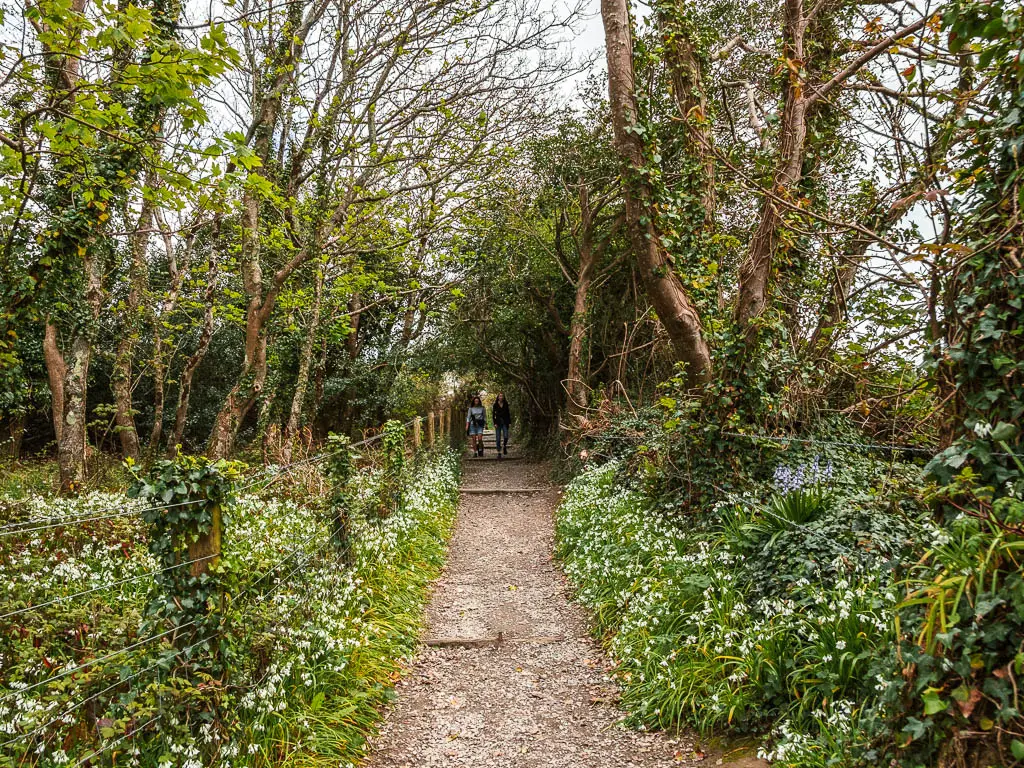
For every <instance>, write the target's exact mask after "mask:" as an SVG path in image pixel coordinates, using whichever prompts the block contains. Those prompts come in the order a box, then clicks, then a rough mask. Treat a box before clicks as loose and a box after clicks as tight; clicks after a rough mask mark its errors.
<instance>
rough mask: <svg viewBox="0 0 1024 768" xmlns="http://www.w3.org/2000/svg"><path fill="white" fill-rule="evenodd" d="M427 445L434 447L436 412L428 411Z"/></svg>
mask: <svg viewBox="0 0 1024 768" xmlns="http://www.w3.org/2000/svg"><path fill="white" fill-rule="evenodd" d="M427 445H429V446H430V447H431V448H433V447H434V412H433V411H430V412H429V413H427Z"/></svg>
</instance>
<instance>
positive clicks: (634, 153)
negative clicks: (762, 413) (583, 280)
mask: <svg viewBox="0 0 1024 768" xmlns="http://www.w3.org/2000/svg"><path fill="white" fill-rule="evenodd" d="M601 17H602V19H603V21H604V32H605V45H606V49H607V58H608V98H609V103H610V106H611V112H612V128H613V131H614V137H615V149H616V151H617V153H618V155H619V158H620V160H621V161H622V165H623V172H622V173H623V197H624V199H625V203H626V227H627V230H628V232H629V239H630V244H631V247H632V250H633V254H634V256H635V258H636V260H637V264H638V266H639V269H640V274H641V278H642V279H643V281H644V287H645V288H646V290H647V294H648V296H649V297H650V299H651V304H652V305H653V306H654V310H655V312H657V313H658V318H659V319H660V320H661V323H662V325H664V327H665V330H666V332H667V333H668V336H669V339H671V341H672V346H673V348H674V349H675V352H676V355H677V357H678V358H679V359H680V360H681V361H682V362H683V363H684V364H685V365H686V378H687V382H688V384H689V385H690V386H691V387H695V386H698V385H700V384H703V383H705V382H706V381H707V380H708V378H709V376H710V373H711V354H710V351H709V349H708V345H707V342H706V341H705V339H704V332H703V328H702V327H701V321H700V315H699V314H698V313H697V309H696V307H694V305H693V303H692V302H691V301H690V297H689V296H688V295H687V294H686V290H685V288H684V287H683V284H682V282H681V281H680V279H679V277H678V275H676V273H675V271H674V270H673V268H672V264H671V263H670V262H669V259H668V253H667V252H666V251H665V247H664V245H663V244H662V240H661V233H660V232H659V231H658V228H657V224H656V221H657V215H658V214H657V210H656V207H655V205H654V199H653V198H654V195H653V190H652V189H651V185H650V183H649V182H648V181H647V180H646V178H645V176H644V174H643V171H642V168H643V166H644V143H643V141H644V140H643V139H642V138H641V137H640V135H638V134H637V133H636V132H635V130H634V127H635V126H636V124H637V100H636V93H635V91H634V81H633V37H632V30H631V27H630V19H629V5H628V0H601Z"/></svg>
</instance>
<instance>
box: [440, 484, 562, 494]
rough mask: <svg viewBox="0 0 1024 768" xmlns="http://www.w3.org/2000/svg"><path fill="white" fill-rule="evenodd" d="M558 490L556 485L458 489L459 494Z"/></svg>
mask: <svg viewBox="0 0 1024 768" xmlns="http://www.w3.org/2000/svg"><path fill="white" fill-rule="evenodd" d="M560 490H562V489H561V488H559V487H558V486H557V485H548V486H542V487H540V488H460V489H459V493H547V492H548V491H560Z"/></svg>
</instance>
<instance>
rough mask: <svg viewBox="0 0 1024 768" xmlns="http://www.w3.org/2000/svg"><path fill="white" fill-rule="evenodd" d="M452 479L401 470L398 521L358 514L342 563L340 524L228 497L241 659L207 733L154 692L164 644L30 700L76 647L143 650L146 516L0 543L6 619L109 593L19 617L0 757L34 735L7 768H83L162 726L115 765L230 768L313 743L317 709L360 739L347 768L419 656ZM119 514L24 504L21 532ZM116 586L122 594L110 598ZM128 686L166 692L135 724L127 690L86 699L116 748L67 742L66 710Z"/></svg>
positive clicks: (5, 661) (314, 506)
mask: <svg viewBox="0 0 1024 768" xmlns="http://www.w3.org/2000/svg"><path fill="white" fill-rule="evenodd" d="M458 473H459V462H458V457H457V456H456V455H455V454H453V453H451V452H445V453H439V454H436V455H434V456H430V457H426V460H425V461H424V462H423V463H422V465H421V466H418V467H417V468H416V472H415V473H412V472H410V473H409V474H410V478H409V480H408V483H407V485H406V486H405V490H404V503H403V504H401V505H399V508H398V509H397V510H396V511H395V512H394V514H392V515H390V516H389V517H387V518H385V519H383V520H378V519H372V520H371V519H366V518H364V517H362V516H361V515H359V514H354V515H353V520H352V529H353V544H352V549H351V551H350V552H348V553H347V557H345V556H344V555H345V554H346V553H339V552H337V551H336V550H335V547H334V544H333V542H332V541H331V538H330V526H329V523H330V519H331V517H332V513H331V512H330V511H329V510H326V511H325V509H324V505H323V504H322V503H315V502H316V500H304V501H297V500H294V499H287V498H263V497H261V496H259V495H254V494H246V495H242V496H241V497H240V498H238V499H237V500H236V503H235V504H234V505H233V506H232V508H231V511H230V518H229V520H228V521H227V523H226V529H225V535H224V539H223V545H222V546H223V547H224V549H223V553H222V558H221V567H222V568H223V569H224V570H225V572H226V573H228V574H230V581H231V582H232V583H236V584H237V586H236V587H235V588H234V589H233V590H232V594H231V599H230V602H229V603H228V605H227V611H228V612H227V614H226V620H227V626H228V631H229V632H230V634H231V638H232V642H233V644H234V647H235V651H234V652H233V653H234V654H235V660H234V661H233V663H232V672H231V678H230V681H229V682H230V686H229V688H228V689H227V690H226V692H225V693H224V694H222V695H223V697H225V698H222V700H221V701H220V710H219V711H220V712H221V715H220V716H219V717H218V722H217V723H216V724H213V723H204V724H202V725H198V724H191V725H190V724H189V723H187V722H182V720H181V719H179V718H178V717H177V716H176V715H174V714H173V711H174V710H173V708H170V707H168V708H167V710H166V711H165V710H164V709H163V706H164V703H165V702H166V701H167V700H168V698H169V697H173V696H174V695H175V688H174V686H172V685H168V684H166V683H164V682H160V675H159V673H158V672H157V671H154V670H155V669H156V667H154V666H153V665H154V662H155V660H156V655H157V654H158V653H161V652H163V653H166V650H167V648H168V646H167V645H166V643H163V644H162V643H152V644H150V645H147V646H145V647H143V648H141V649H140V650H138V651H135V652H132V653H130V654H124V655H122V656H118V657H116V658H112V659H111V662H110V664H109V665H107V664H97V665H95V666H93V667H91V668H90V674H89V675H88V676H86V675H81V674H78V673H74V674H69V675H67V676H66V677H64V678H63V679H62V686H54V687H51V686H48V685H40V686H35V685H34V684H35V683H37V682H42V681H46V680H47V679H48V678H50V677H52V676H54V675H56V674H61V673H62V672H64V671H68V672H72V671H74V670H75V668H76V666H77V665H78V664H80V663H81V660H82V655H81V652H79V653H78V654H77V655H76V654H75V653H74V652H73V650H72V649H74V648H79V649H80V648H82V647H83V646H85V647H87V648H91V649H93V650H92V651H91V655H92V656H93V657H97V656H103V655H104V654H108V653H110V652H112V651H116V650H117V649H120V648H125V647H126V646H128V645H130V644H132V643H134V642H137V641H138V640H139V632H140V627H141V626H142V613H143V611H144V609H145V606H146V604H147V602H148V600H149V598H150V590H151V589H152V588H153V581H152V579H151V578H148V575H149V574H151V573H152V572H153V571H154V570H155V568H156V566H155V563H154V561H153V558H152V557H150V555H149V553H148V549H147V532H146V528H145V525H144V523H143V522H142V521H141V519H140V518H139V517H138V516H135V515H124V516H121V517H116V518H112V519H109V520H102V521H95V522H94V523H92V524H90V525H88V526H82V527H81V528H72V527H71V526H68V527H67V528H66V529H62V530H64V531H67V532H68V533H67V535H62V536H60V537H46V536H45V535H41V534H44V533H45V532H40V533H39V534H34V533H33V534H30V535H26V536H25V537H10V538H8V539H7V540H6V541H0V546H3V547H5V549H4V550H3V555H4V556H3V557H2V558H0V584H3V585H5V587H6V589H5V590H4V591H3V594H2V595H0V613H7V612H8V611H11V610H16V609H18V608H21V607H25V606H29V605H37V604H39V603H42V602H45V601H48V600H53V599H55V598H57V597H61V596H70V595H73V594H76V593H79V592H82V591H84V590H90V589H93V588H101V589H98V590H97V591H96V592H94V593H90V594H89V595H87V596H86V598H85V599H84V600H83V599H82V598H78V599H76V600H75V601H71V602H69V603H68V604H67V605H64V604H61V603H56V604H54V605H53V606H51V607H48V608H46V609H43V610H39V611H31V612H27V613H25V614H23V615H22V616H19V618H18V619H17V622H18V625H19V626H20V627H23V628H24V632H25V634H26V636H27V637H28V638H29V640H27V641H26V642H25V643H23V644H21V645H16V646H14V648H13V652H6V651H0V679H2V681H3V682H2V683H0V742H7V741H8V740H9V738H10V737H14V736H18V735H27V734H30V733H32V732H33V731H34V730H35V729H37V728H40V727H42V730H41V732H40V733H39V734H37V735H35V736H33V737H32V738H27V739H25V740H24V741H21V742H15V743H13V744H11V745H9V746H6V747H4V748H2V749H0V762H4V760H5V759H7V758H11V759H13V760H14V761H15V762H18V764H23V765H31V766H37V767H38V768H51V767H56V766H62V765H66V764H69V763H70V764H75V763H76V762H77V761H78V760H80V759H81V758H82V757H84V756H86V755H88V754H89V753H90V752H92V751H93V750H94V749H96V748H97V746H98V745H102V744H103V743H105V742H113V741H115V740H116V739H117V738H119V736H123V735H124V734H125V733H126V729H128V728H129V727H130V726H129V725H128V724H129V723H131V722H135V723H136V724H138V723H141V722H146V721H147V720H149V719H151V718H153V717H154V716H155V717H156V718H157V720H158V722H157V723H156V725H154V726H151V727H150V728H149V729H148V730H147V732H146V733H145V734H144V735H140V736H138V737H137V738H134V739H131V740H129V741H126V742H125V743H126V744H129V745H131V748H130V749H128V751H127V752H124V751H121V752H120V753H119V758H118V764H121V762H122V761H123V762H124V764H125V765H143V764H147V765H157V764H159V765H160V766H161V768H201V766H203V765H206V764H209V761H210V760H211V759H214V758H213V757H211V756H216V757H215V760H216V762H217V764H218V765H222V766H249V765H255V764H265V758H263V757H261V755H263V754H265V753H268V749H269V750H271V751H274V753H275V754H277V752H276V750H277V747H276V746H275V745H274V741H275V740H276V739H281V738H282V736H283V735H284V734H287V744H288V748H289V749H295V750H301V749H303V747H304V745H305V744H306V743H311V742H312V740H313V739H315V738H316V736H317V729H318V727H320V728H322V727H323V721H324V715H323V713H322V712H319V713H317V714H315V715H314V714H313V711H314V708H322V707H326V706H335V707H339V708H342V709H345V708H346V707H347V709H345V712H346V713H347V714H346V715H345V718H344V722H343V725H344V727H347V728H349V729H351V731H352V732H351V733H350V734H349V736H348V737H347V739H346V740H343V741H341V742H339V743H340V744H341V746H339V749H341V748H342V747H344V749H345V750H348V751H344V752H342V753H339V764H349V763H353V762H355V759H356V758H357V757H358V755H359V750H360V749H361V746H360V745H361V744H362V743H363V738H362V735H360V733H362V734H363V735H365V731H366V730H367V729H368V728H370V727H371V725H372V723H373V721H374V720H375V719H376V718H377V717H378V713H377V707H378V704H379V701H377V699H375V698H374V696H376V697H378V698H379V697H380V696H381V695H382V693H381V690H382V688H381V682H382V681H388V680H390V676H391V675H392V674H393V673H394V672H395V671H396V670H397V669H398V666H399V664H400V663H401V661H402V660H403V659H405V658H407V657H408V656H409V654H410V653H411V650H412V648H413V647H414V642H415V631H414V630H415V625H416V623H417V622H418V621H419V620H420V615H421V609H422V604H423V600H424V599H425V595H426V588H427V585H428V582H429V578H430V577H431V574H432V573H435V572H436V570H437V569H438V568H439V567H440V563H441V559H442V556H443V550H444V544H445V540H446V537H447V535H448V533H449V532H450V529H451V526H452V525H453V522H454V516H455V510H456V507H457V501H458V490H457V489H458ZM375 477H376V473H375V472H374V471H372V470H371V471H366V472H363V473H360V474H359V475H358V476H357V477H356V479H355V481H354V482H355V487H354V489H353V491H354V495H355V496H356V498H357V500H358V499H362V500H364V501H369V500H371V498H372V495H373V493H374V492H375V490H376V488H377V484H376V483H375V482H374V479H375ZM115 505H120V506H121V507H122V508H125V509H131V508H133V505H134V506H135V507H137V506H138V504H137V502H133V501H130V500H125V499H124V497H122V496H118V495H113V494H90V495H87V496H83V497H80V498H78V499H54V500H32V501H31V502H30V503H29V504H28V507H27V510H26V515H27V517H26V520H27V522H26V523H24V524H23V525H22V527H30V526H31V525H32V524H33V521H35V524H49V523H50V522H53V521H54V520H68V521H71V520H78V519H81V518H84V517H90V516H96V515H97V513H98V511H99V510H102V509H105V508H108V507H111V506H115ZM357 506H358V505H357ZM134 577H139V578H138V579H136V580H133V579H134ZM126 580H127V583H124V584H121V583H120V582H124V581H126ZM111 584H117V586H115V587H113V588H109V589H107V588H106V587H108V586H109V585H111ZM54 629H56V630H57V634H56V636H53V637H49V638H48V639H47V641H46V642H47V645H44V646H41V647H39V648H36V647H35V646H34V645H33V643H32V642H31V638H32V637H33V636H37V635H39V636H43V633H45V632H47V631H53V630H54ZM69 641H70V642H69ZM161 646H162V650H161ZM62 649H63V650H62ZM62 654H63V655H62ZM123 670H128V671H127V672H124V671H123ZM126 675H134V677H133V678H131V680H130V682H131V683H132V690H133V691H137V692H140V693H141V692H142V691H145V690H150V691H158V692H159V693H158V694H154V696H155V697H156V698H153V699H152V703H151V704H146V703H145V701H146V699H145V698H144V697H142V698H140V699H139V700H138V702H136V703H134V704H130V707H142V709H141V710H134V709H130V708H129V709H126V708H125V706H126V705H124V704H122V703H120V701H121V700H120V690H121V689H119V687H118V686H117V685H110V694H109V697H108V698H107V699H103V698H100V699H98V700H97V701H96V702H94V709H93V712H94V713H95V711H96V710H95V707H96V706H97V705H98V706H99V707H101V708H102V707H105V708H106V710H107V714H106V717H105V721H109V722H110V723H112V725H111V729H112V730H113V732H114V734H115V735H114V736H113V737H107V738H104V739H103V740H101V741H99V742H95V741H92V742H90V741H88V740H85V739H82V738H81V737H76V738H71V739H69V738H68V737H69V734H71V733H73V732H77V731H76V729H79V730H80V723H81V714H82V713H81V712H79V711H78V710H76V709H75V707H73V706H70V704H71V703H73V702H74V701H75V700H82V699H85V698H86V697H88V696H90V695H91V694H93V693H95V692H96V691H97V690H100V689H102V688H103V687H104V686H105V685H109V684H111V683H116V681H117V680H118V679H121V678H122V677H124V676H126ZM123 688H124V689H125V690H127V686H123ZM371 693H372V694H373V695H369V694H371ZM149 707H152V708H149ZM100 711H102V710H100ZM339 727H341V726H339ZM346 744H347V746H345V745H346ZM62 746H63V747H64V748H63V749H61V747H62ZM72 748H73V749H72ZM65 750H67V751H65ZM147 755H148V757H147V758H146V759H145V760H144V759H143V758H144V757H146V756H147ZM154 756H156V757H154ZM147 760H150V761H151V762H147Z"/></svg>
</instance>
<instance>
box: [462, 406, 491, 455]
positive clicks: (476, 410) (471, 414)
mask: <svg viewBox="0 0 1024 768" xmlns="http://www.w3.org/2000/svg"><path fill="white" fill-rule="evenodd" d="M486 425H487V409H486V408H484V404H483V401H482V400H481V399H480V395H477V396H475V397H474V398H473V401H472V402H471V403H470V405H469V410H468V411H466V434H467V435H469V444H470V446H472V448H473V450H474V452H475V453H476V455H477V456H483V455H484V427H485V426H486Z"/></svg>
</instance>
